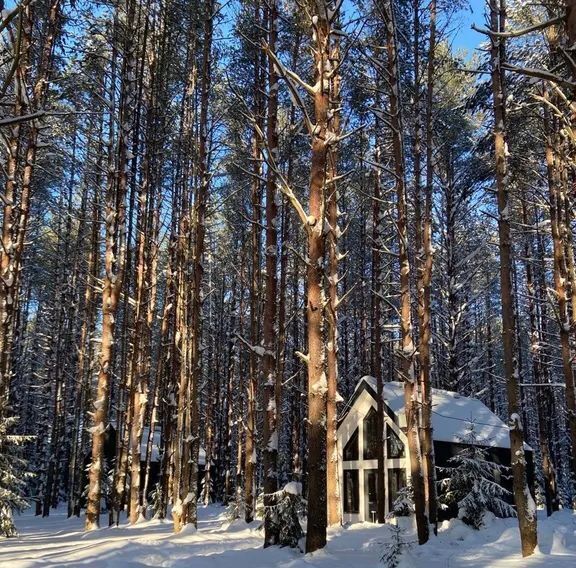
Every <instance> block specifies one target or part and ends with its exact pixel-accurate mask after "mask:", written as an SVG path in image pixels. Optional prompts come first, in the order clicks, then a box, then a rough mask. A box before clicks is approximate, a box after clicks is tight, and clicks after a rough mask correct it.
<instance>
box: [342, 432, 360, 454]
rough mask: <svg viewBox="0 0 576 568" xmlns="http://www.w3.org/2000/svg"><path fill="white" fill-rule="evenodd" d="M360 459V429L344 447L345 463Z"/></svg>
mask: <svg viewBox="0 0 576 568" xmlns="http://www.w3.org/2000/svg"><path fill="white" fill-rule="evenodd" d="M357 459H358V428H356V430H354V434H352V437H351V438H350V439H349V440H348V443H347V444H346V445H345V446H344V461H353V460H357Z"/></svg>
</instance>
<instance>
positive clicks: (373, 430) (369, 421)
mask: <svg viewBox="0 0 576 568" xmlns="http://www.w3.org/2000/svg"><path fill="white" fill-rule="evenodd" d="M377 457H378V414H377V413H376V411H375V410H374V408H371V409H370V410H369V412H368V414H367V415H366V418H364V459H365V460H375V459H376V458H377Z"/></svg>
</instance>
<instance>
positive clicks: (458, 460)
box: [440, 424, 516, 529]
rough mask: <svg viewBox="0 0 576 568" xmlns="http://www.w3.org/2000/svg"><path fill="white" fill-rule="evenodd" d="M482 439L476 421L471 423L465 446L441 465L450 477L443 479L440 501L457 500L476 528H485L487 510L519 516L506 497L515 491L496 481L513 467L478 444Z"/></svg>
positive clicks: (462, 514)
mask: <svg viewBox="0 0 576 568" xmlns="http://www.w3.org/2000/svg"><path fill="white" fill-rule="evenodd" d="M483 441H484V440H480V439H479V438H478V435H477V433H476V429H475V426H474V424H469V425H468V428H467V432H466V434H465V435H464V436H463V438H462V443H463V444H466V447H465V448H464V449H463V450H462V451H461V452H460V453H459V454H458V455H456V456H454V457H452V458H450V460H449V463H450V464H452V465H451V467H446V468H442V469H443V470H444V471H445V472H447V473H448V474H449V477H447V478H446V479H443V480H442V481H440V488H441V496H440V501H441V503H442V504H443V505H444V506H445V507H446V506H449V505H452V504H456V505H457V506H458V518H460V519H462V520H463V521H464V522H465V523H466V524H467V525H470V526H472V527H474V528H475V529H480V528H482V526H483V525H484V513H486V512H487V511H491V512H492V513H494V514H495V515H496V516H497V517H515V516H516V511H515V510H514V507H512V505H510V503H508V501H506V499H507V498H508V497H511V496H512V493H511V492H510V491H508V490H507V489H505V488H504V487H502V485H500V484H499V483H498V482H497V481H496V478H497V477H498V476H500V475H505V474H506V473H507V472H508V470H509V469H510V468H509V467H507V466H504V465H501V464H497V463H495V462H493V461H491V460H490V459H489V457H488V451H487V449H486V447H484V446H481V445H478V444H480V443H482V442H483Z"/></svg>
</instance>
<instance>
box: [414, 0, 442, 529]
mask: <svg viewBox="0 0 576 568" xmlns="http://www.w3.org/2000/svg"><path fill="white" fill-rule="evenodd" d="M429 33H430V40H429V47H428V69H427V73H428V78H427V86H426V90H427V92H426V188H425V196H424V212H423V218H422V222H423V224H422V243H421V245H422V255H423V258H422V263H421V266H420V271H419V275H418V276H419V282H418V295H419V297H418V299H419V302H418V311H419V313H418V318H419V323H420V344H419V346H418V357H419V363H420V376H419V382H420V390H421V394H422V457H423V474H424V483H425V490H426V504H427V514H428V519H429V522H430V523H431V524H432V525H433V526H434V532H435V533H436V531H437V517H438V514H437V509H438V498H437V493H436V466H435V460H434V436H433V428H432V404H433V402H432V388H431V378H430V339H431V337H432V333H431V326H430V323H431V319H432V314H431V309H432V308H431V284H432V267H433V252H432V202H433V184H434V162H433V160H434V157H433V154H434V134H433V120H434V118H433V104H434V73H435V60H434V58H435V52H436V0H431V2H430V32H429Z"/></svg>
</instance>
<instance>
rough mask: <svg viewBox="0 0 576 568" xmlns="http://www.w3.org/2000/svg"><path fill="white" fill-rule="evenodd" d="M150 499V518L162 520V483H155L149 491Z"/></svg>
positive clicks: (163, 515) (163, 512)
mask: <svg viewBox="0 0 576 568" xmlns="http://www.w3.org/2000/svg"><path fill="white" fill-rule="evenodd" d="M150 499H151V501H152V518H154V519H158V520H162V519H164V517H165V509H164V491H163V490H162V484H161V483H160V482H158V483H156V485H155V486H154V489H152V491H151V492H150Z"/></svg>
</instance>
